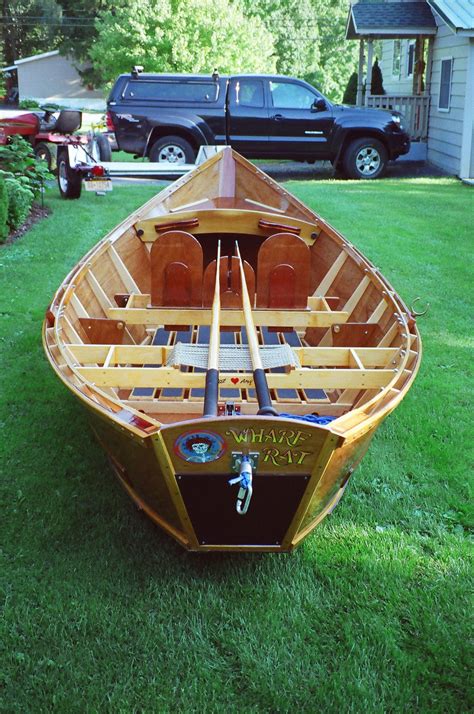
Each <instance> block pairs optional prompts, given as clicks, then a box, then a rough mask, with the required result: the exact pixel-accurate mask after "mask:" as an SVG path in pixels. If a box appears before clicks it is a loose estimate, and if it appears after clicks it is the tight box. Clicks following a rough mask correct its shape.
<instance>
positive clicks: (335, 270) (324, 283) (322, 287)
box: [313, 251, 348, 295]
mask: <svg viewBox="0 0 474 714" xmlns="http://www.w3.org/2000/svg"><path fill="white" fill-rule="evenodd" d="M347 258H348V255H347V253H346V252H345V251H343V252H342V253H340V254H339V256H338V257H337V258H336V260H335V261H334V263H333V264H332V265H331V267H330V268H329V270H328V272H327V273H326V275H325V276H324V278H323V279H322V280H321V282H320V283H319V285H318V287H317V288H316V290H315V291H314V293H313V295H326V293H327V291H328V290H329V288H330V287H331V285H332V284H333V282H334V281H335V279H336V278H337V276H338V275H339V272H340V270H341V268H342V266H343V265H344V263H345V262H346V260H347Z"/></svg>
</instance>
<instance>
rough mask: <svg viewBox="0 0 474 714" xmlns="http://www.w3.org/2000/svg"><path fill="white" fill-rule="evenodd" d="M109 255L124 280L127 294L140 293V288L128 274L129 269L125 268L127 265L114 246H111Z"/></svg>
mask: <svg viewBox="0 0 474 714" xmlns="http://www.w3.org/2000/svg"><path fill="white" fill-rule="evenodd" d="M107 254H108V255H109V256H110V258H111V260H112V262H113V264H114V266H115V268H116V270H117V273H118V274H119V276H120V279H121V280H122V282H123V284H124V285H125V288H126V290H127V292H129V293H140V288H139V287H138V285H137V284H136V282H135V281H134V279H133V278H132V276H131V275H130V273H129V272H128V269H127V267H126V266H125V263H124V262H123V260H122V258H121V257H120V256H119V254H118V253H117V251H116V250H115V248H114V246H113V245H111V246H110V247H109V250H108V253H107Z"/></svg>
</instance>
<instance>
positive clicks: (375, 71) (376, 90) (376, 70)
mask: <svg viewBox="0 0 474 714" xmlns="http://www.w3.org/2000/svg"><path fill="white" fill-rule="evenodd" d="M370 93H371V94H385V89H384V88H383V75H382V70H381V69H380V66H379V61H378V59H377V58H376V59H375V62H374V64H373V67H372V84H371V86H370Z"/></svg>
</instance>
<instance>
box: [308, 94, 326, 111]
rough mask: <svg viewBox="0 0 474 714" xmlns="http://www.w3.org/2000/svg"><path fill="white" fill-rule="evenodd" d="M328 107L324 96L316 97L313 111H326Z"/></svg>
mask: <svg viewBox="0 0 474 714" xmlns="http://www.w3.org/2000/svg"><path fill="white" fill-rule="evenodd" d="M326 109H327V104H326V102H325V100H324V99H323V98H322V97H319V99H315V100H314V102H313V106H312V107H311V111H312V112H324V111H325V110H326Z"/></svg>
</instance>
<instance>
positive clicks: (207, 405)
mask: <svg viewBox="0 0 474 714" xmlns="http://www.w3.org/2000/svg"><path fill="white" fill-rule="evenodd" d="M220 263H221V242H220V241H219V242H218V243H217V261H216V280H215V284H214V299H213V301H212V311H211V330H210V335H209V353H208V358H207V372H206V385H205V388H204V407H203V416H205V417H216V416H217V412H218V405H219V349H220V310H221V289H220Z"/></svg>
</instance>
